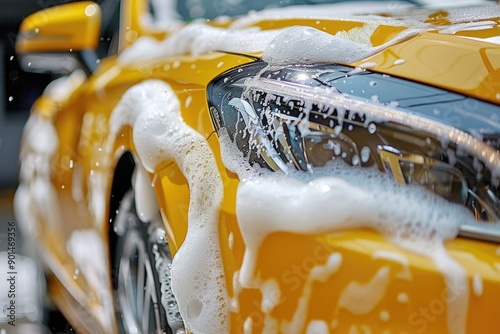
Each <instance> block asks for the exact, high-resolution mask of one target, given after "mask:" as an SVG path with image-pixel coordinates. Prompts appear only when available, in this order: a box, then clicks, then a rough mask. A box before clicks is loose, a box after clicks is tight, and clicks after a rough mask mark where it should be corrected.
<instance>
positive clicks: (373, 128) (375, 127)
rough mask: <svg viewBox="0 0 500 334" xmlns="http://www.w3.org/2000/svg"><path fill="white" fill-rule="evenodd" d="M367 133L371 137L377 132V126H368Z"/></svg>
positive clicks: (372, 124) (371, 124)
mask: <svg viewBox="0 0 500 334" xmlns="http://www.w3.org/2000/svg"><path fill="white" fill-rule="evenodd" d="M368 132H369V133H370V134H371V135H372V134H374V133H375V132H377V126H376V125H375V123H370V124H368Z"/></svg>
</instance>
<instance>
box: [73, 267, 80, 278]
mask: <svg viewBox="0 0 500 334" xmlns="http://www.w3.org/2000/svg"><path fill="white" fill-rule="evenodd" d="M78 276H80V269H78V268H76V269H75V273H74V274H73V279H74V280H76V279H78Z"/></svg>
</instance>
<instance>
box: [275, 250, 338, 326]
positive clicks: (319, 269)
mask: <svg viewBox="0 0 500 334" xmlns="http://www.w3.org/2000/svg"><path fill="white" fill-rule="evenodd" d="M341 264H342V255H341V254H340V253H333V254H331V255H330V256H329V257H328V259H327V261H326V263H325V264H323V265H317V266H315V267H314V268H313V269H312V270H311V273H310V275H309V276H308V278H307V281H306V283H305V285H304V289H303V291H302V296H301V297H300V299H299V303H298V306H297V309H296V310H295V313H294V315H293V317H292V320H291V321H290V322H284V323H283V324H282V326H281V330H282V332H283V333H287V334H299V333H302V331H303V330H304V327H305V325H306V320H307V317H306V316H307V310H308V308H309V301H310V299H311V294H312V290H313V289H312V288H313V287H312V285H313V283H315V282H322V283H325V282H326V281H327V280H328V279H329V278H330V277H331V276H332V275H333V274H335V273H336V272H337V271H338V270H339V268H340V265H341ZM319 328H321V326H320V324H314V322H312V323H309V325H308V327H307V333H314V332H315V331H317V330H319ZM318 333H320V332H318Z"/></svg>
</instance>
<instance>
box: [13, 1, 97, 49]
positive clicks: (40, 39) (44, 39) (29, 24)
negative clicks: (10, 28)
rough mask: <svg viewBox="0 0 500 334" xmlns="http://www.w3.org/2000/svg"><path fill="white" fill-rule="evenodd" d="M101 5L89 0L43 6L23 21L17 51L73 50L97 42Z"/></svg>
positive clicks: (92, 47) (90, 46)
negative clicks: (45, 7) (43, 7)
mask: <svg viewBox="0 0 500 334" xmlns="http://www.w3.org/2000/svg"><path fill="white" fill-rule="evenodd" d="M100 29H101V8H100V7H99V6H98V5H96V4H95V3H94V2H91V1H83V2H76V3H69V4H65V5H60V6H56V7H51V8H48V9H44V10H42V11H39V12H36V13H34V14H31V15H30V16H28V17H27V18H26V19H24V20H23V22H22V24H21V26H20V28H19V35H18V38H17V41H16V52H17V53H21V54H22V53H31V52H77V51H82V50H94V49H96V48H97V46H98V44H99V35H100Z"/></svg>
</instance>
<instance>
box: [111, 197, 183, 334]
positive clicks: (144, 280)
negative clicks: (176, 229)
mask: <svg viewBox="0 0 500 334" xmlns="http://www.w3.org/2000/svg"><path fill="white" fill-rule="evenodd" d="M134 198H135V196H134V192H133V191H132V190H130V191H128V192H127V193H126V194H125V196H124V198H123V199H122V201H121V203H120V206H119V209H118V214H117V216H116V219H115V223H114V226H113V230H114V233H115V234H116V249H115V259H114V268H113V269H114V275H113V280H114V282H113V284H114V287H115V302H116V309H117V312H118V325H119V331H120V333H156V334H159V333H173V334H181V333H185V331H184V324H183V321H182V318H181V316H180V313H179V309H178V306H177V302H176V301H175V298H174V296H173V294H172V291H171V288H170V286H171V285H170V266H171V263H172V259H171V255H170V251H169V249H168V243H167V238H166V235H165V231H164V230H163V228H162V224H161V223H160V222H154V221H153V222H147V223H144V222H142V221H141V219H140V218H139V217H138V215H137V212H136V208H135V200H134Z"/></svg>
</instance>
